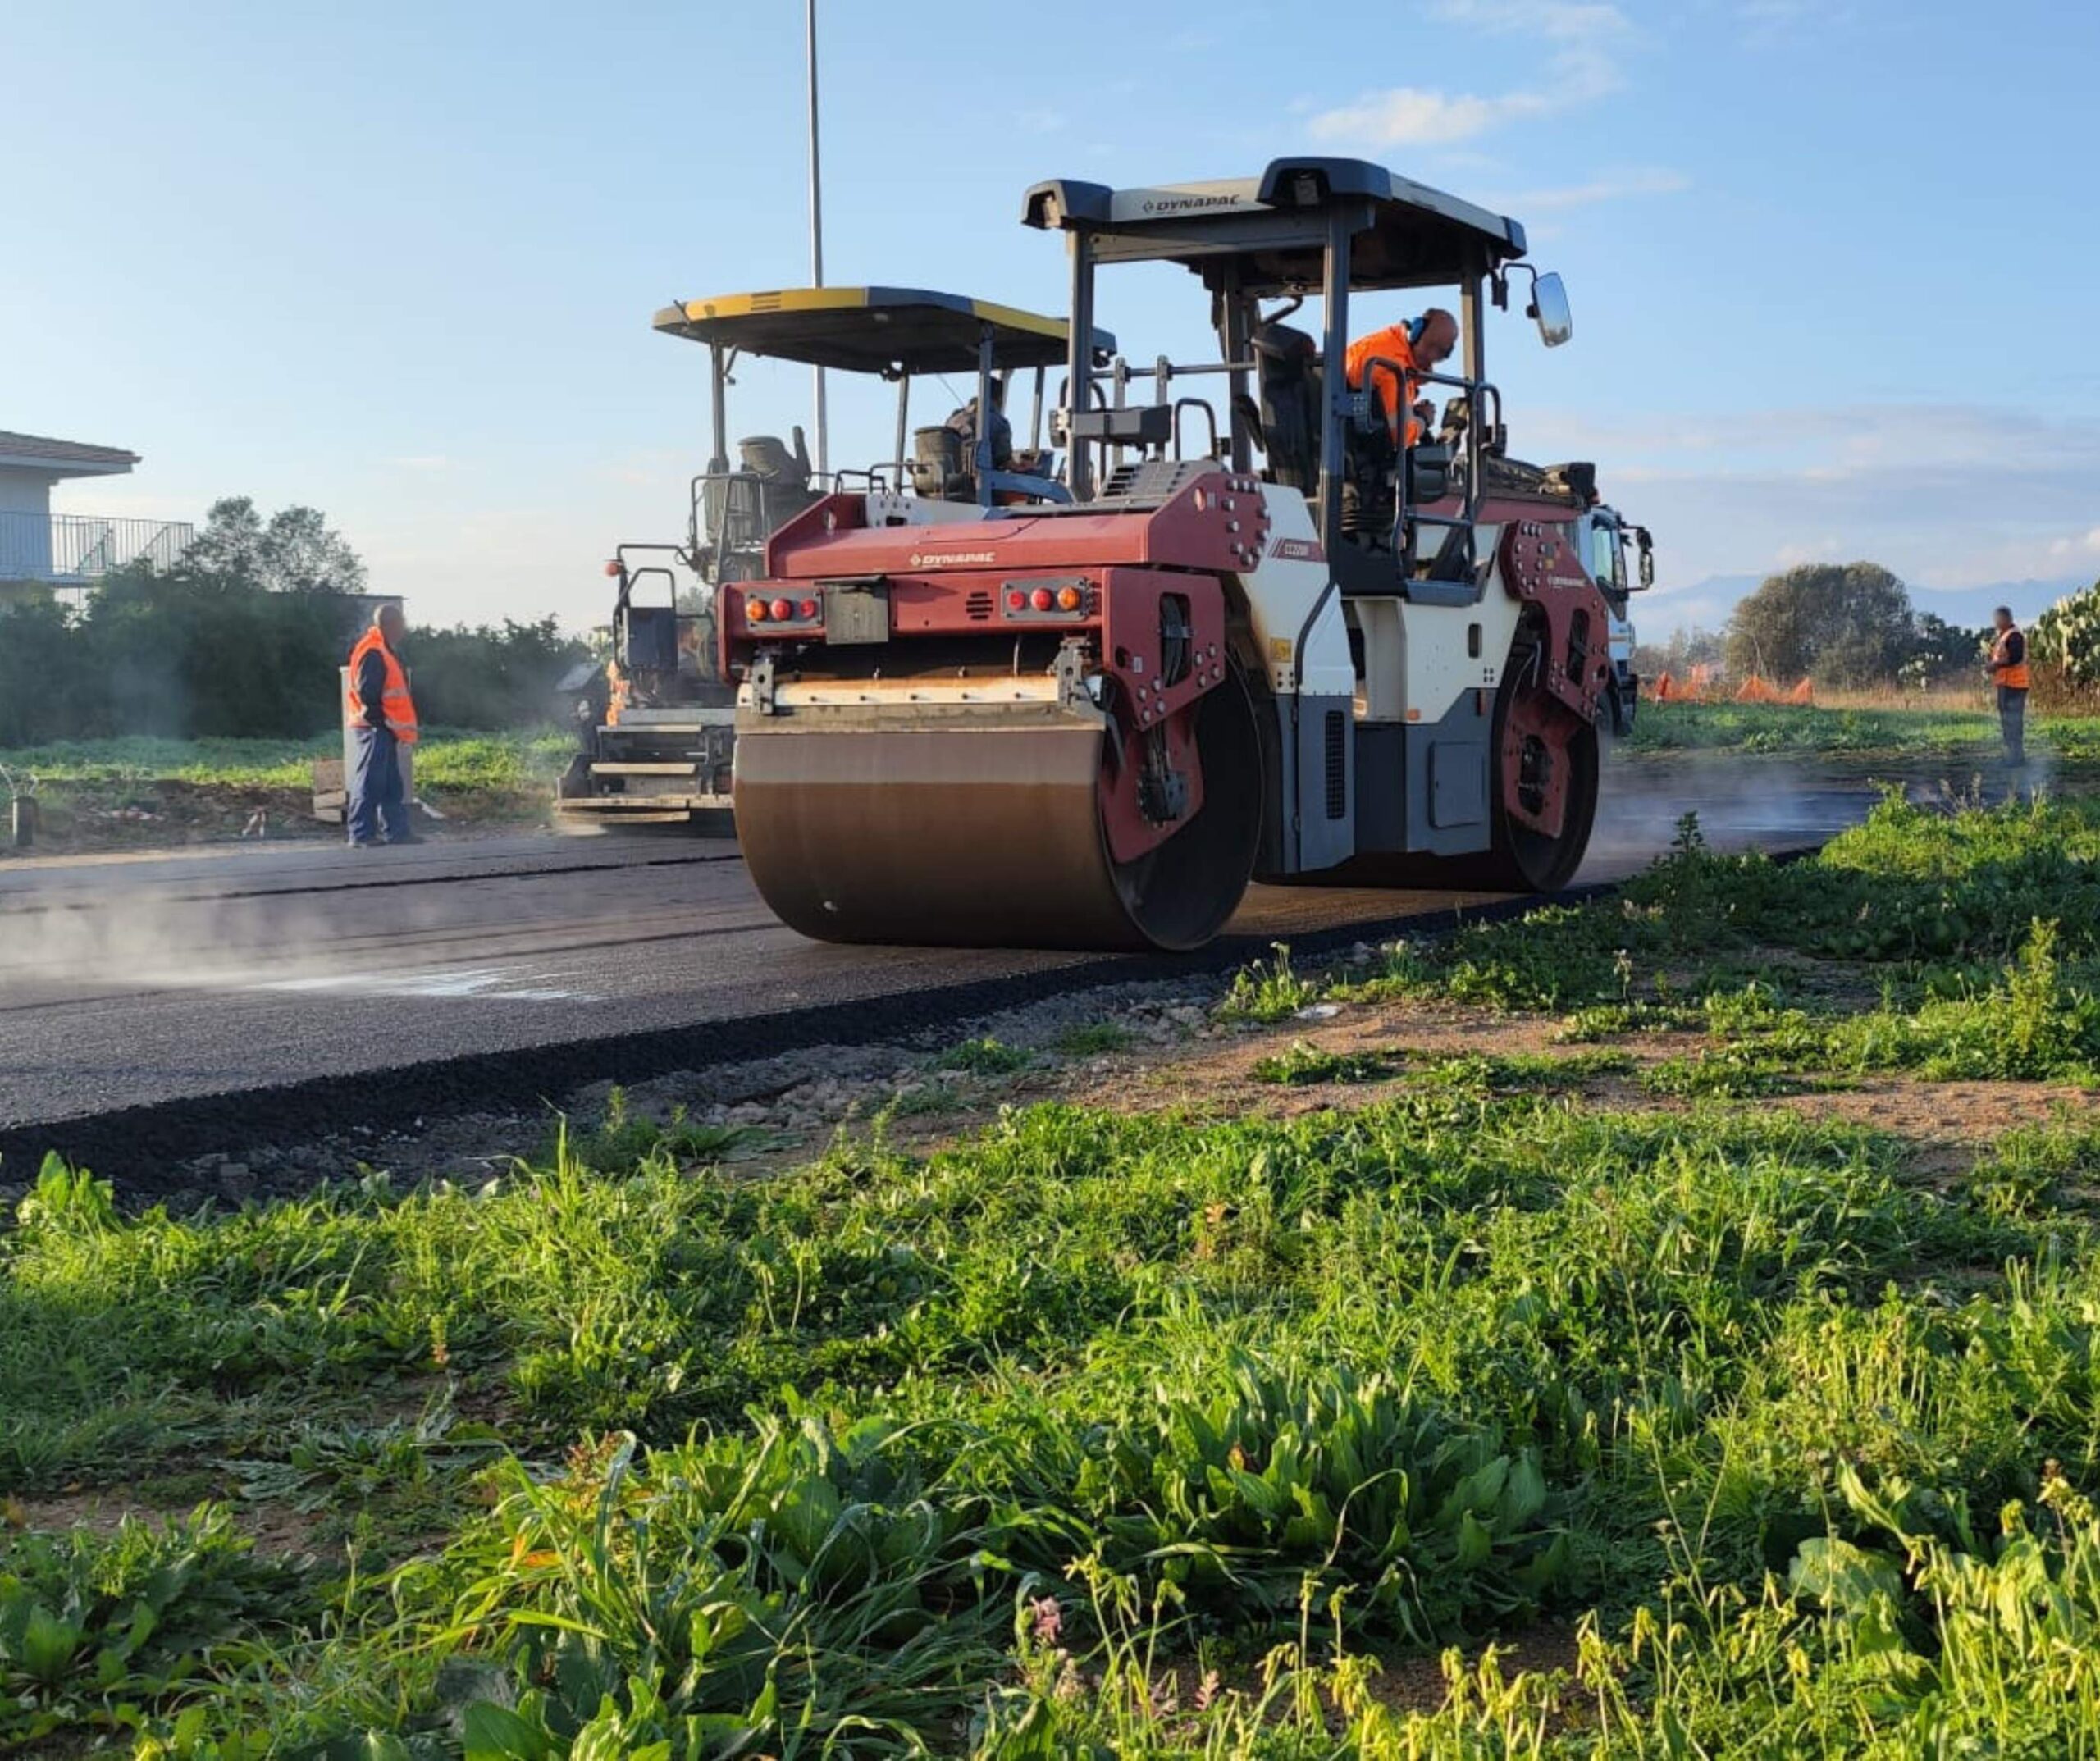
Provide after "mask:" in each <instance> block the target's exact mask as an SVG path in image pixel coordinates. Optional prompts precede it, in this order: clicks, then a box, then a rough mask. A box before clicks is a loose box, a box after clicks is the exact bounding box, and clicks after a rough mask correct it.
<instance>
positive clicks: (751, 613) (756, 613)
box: [744, 600, 765, 623]
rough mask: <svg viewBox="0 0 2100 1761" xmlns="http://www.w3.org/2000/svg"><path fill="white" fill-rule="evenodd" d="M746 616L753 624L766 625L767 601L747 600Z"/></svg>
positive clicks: (745, 603) (745, 604)
mask: <svg viewBox="0 0 2100 1761" xmlns="http://www.w3.org/2000/svg"><path fill="white" fill-rule="evenodd" d="M744 615H745V616H746V618H750V619H751V622H752V623H765V600H745V601H744Z"/></svg>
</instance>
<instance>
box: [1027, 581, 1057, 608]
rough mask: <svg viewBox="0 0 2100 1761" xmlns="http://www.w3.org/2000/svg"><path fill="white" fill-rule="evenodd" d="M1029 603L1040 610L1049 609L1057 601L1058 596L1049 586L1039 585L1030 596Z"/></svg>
mask: <svg viewBox="0 0 2100 1761" xmlns="http://www.w3.org/2000/svg"><path fill="white" fill-rule="evenodd" d="M1028 603H1029V604H1031V605H1033V606H1034V608H1035V609H1037V610H1038V611H1048V610H1050V609H1052V607H1053V606H1055V605H1056V604H1057V595H1055V594H1053V593H1052V591H1050V590H1049V589H1048V587H1038V588H1037V589H1036V590H1035V591H1034V592H1033V593H1031V594H1029V596H1028Z"/></svg>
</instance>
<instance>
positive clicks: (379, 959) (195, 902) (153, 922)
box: [0, 849, 595, 1010]
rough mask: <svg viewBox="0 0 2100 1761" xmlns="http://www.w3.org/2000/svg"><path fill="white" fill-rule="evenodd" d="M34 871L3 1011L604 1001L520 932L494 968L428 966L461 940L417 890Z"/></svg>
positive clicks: (4, 931) (491, 957) (18, 898)
mask: <svg viewBox="0 0 2100 1761" xmlns="http://www.w3.org/2000/svg"><path fill="white" fill-rule="evenodd" d="M302 855H304V858H305V861H304V862H303V863H302V867H301V876H300V878H302V879H305V878H309V877H312V876H313V869H314V866H317V865H318V864H319V863H327V864H331V865H332V864H334V863H336V862H338V861H342V860H346V859H345V858H343V857H339V856H337V855H336V853H335V852H334V851H330V850H326V849H316V850H311V851H303V852H302ZM315 859H318V863H317V862H316V860H315ZM367 865H369V864H368V859H367ZM25 872H26V874H28V876H29V877H30V878H33V879H35V880H37V882H38V884H37V886H36V887H35V890H34V892H26V891H15V890H12V889H11V888H9V887H7V886H6V885H5V884H4V881H5V879H6V877H4V876H0V1010H5V1009H6V1008H7V1006H8V1005H10V1004H13V1005H15V1006H17V1007H21V1006H24V1005H25V1004H34V1002H35V1001H39V999H42V998H43V997H58V996H61V995H69V996H70V995H77V994H78V993H79V992H82V991H84V990H103V991H106V990H117V991H122V992H148V991H157V990H183V989H217V990H240V991H262V992H284V993H285V994H287V995H289V996H296V995H302V994H304V995H308V996H313V995H324V996H325V995H326V994H327V993H330V992H356V993H358V994H360V995H363V996H368V997H384V996H395V997H472V998H479V999H486V1000H492V1001H514V1002H564V1001H594V1000H595V998H594V997H593V995H592V993H591V989H590V988H589V986H588V984H587V983H582V982H579V981H580V980H582V979H583V977H584V975H583V974H581V973H579V972H577V971H575V970H573V969H567V968H565V967H564V966H563V965H560V964H559V963H550V961H549V960H547V958H546V956H545V955H544V954H543V953H535V952H534V951H532V950H530V949H529V948H522V949H521V948H519V947H517V944H516V942H515V941H514V932H515V931H516V930H517V929H518V928H519V927H520V926H518V925H515V924H510V923H505V922H498V923H495V924H491V925H490V927H489V929H488V932H487V944H488V945H487V952H486V957H482V958H477V959H475V960H473V962H472V963H471V964H454V965H416V964H415V950H416V947H417V946H418V942H420V941H421V940H422V939H423V938H426V937H427V936H432V935H436V936H441V937H442V938H443V939H445V941H447V942H451V943H454V945H455V947H456V942H457V940H458V937H459V926H458V921H457V919H456V917H454V916H453V915H450V913H448V912H447V911H445V910H444V909H443V904H444V901H441V900H439V899H436V898H433V897H431V896H428V893H427V890H426V889H424V888H422V887H416V886H401V887H372V888H367V887H359V886H356V885H349V886H342V887H332V888H331V890H330V891H328V892H325V893H322V894H321V895H320V896H318V897H317V896H313V895H312V894H310V893H308V892H304V891H303V890H300V889H296V888H294V889H292V890H290V891H288V892H277V891H272V890H271V889H269V888H268V887H267V886H266V887H258V888H255V889H253V890H247V889H243V890H242V891H240V892H235V893H234V894H233V895H231V896H226V894H225V893H223V892H214V891H213V888H214V887H215V886H217V887H224V886H225V883H226V880H228V879H232V878H235V874H233V873H229V874H225V875H212V876H210V877H209V878H206V877H205V876H204V875H202V874H199V873H198V872H197V870H195V869H190V870H189V872H188V873H186V874H185V875H184V876H183V877H181V878H180V879H178V880H175V881H167V880H164V879H162V880H153V879H142V880H134V879H132V878H130V877H129V876H128V875H126V874H124V873H123V872H122V870H121V866H112V867H110V868H104V869H92V868H91V869H85V870H83V869H72V870H71V871H70V872H67V873H66V874H63V875H62V876H61V875H60V874H57V873H53V874H52V877H51V879H50V881H48V882H44V881H43V880H42V879H41V878H40V877H39V876H38V874H37V871H36V870H34V869H29V870H27V871H24V870H17V871H16V874H17V876H21V875H22V874H24V873H25ZM331 873H332V869H323V871H322V878H326V877H327V876H328V875H330V874H331ZM437 890H438V891H442V889H437ZM323 900H325V901H326V903H323V902H322V901H323Z"/></svg>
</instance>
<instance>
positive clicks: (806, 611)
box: [795, 600, 817, 618]
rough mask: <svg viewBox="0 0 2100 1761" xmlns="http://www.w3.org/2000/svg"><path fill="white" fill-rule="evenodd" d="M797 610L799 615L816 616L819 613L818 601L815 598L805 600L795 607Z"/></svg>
mask: <svg viewBox="0 0 2100 1761" xmlns="http://www.w3.org/2000/svg"><path fill="white" fill-rule="evenodd" d="M795 610H796V612H797V614H798V615H799V616H801V617H804V618H814V617H815V616H816V614H817V602H816V601H815V600H803V601H802V603H801V604H799V605H797V607H796V608H795Z"/></svg>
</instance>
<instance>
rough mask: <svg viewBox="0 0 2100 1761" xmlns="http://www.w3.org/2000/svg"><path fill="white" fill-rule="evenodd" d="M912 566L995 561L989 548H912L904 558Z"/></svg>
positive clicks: (925, 566)
mask: <svg viewBox="0 0 2100 1761" xmlns="http://www.w3.org/2000/svg"><path fill="white" fill-rule="evenodd" d="M905 560H906V562H908V563H911V566H912V567H913V568H943V567H952V566H955V565H956V564H960V563H996V562H998V560H999V559H998V557H996V556H994V555H993V554H992V553H991V552H990V551H989V550H914V551H913V552H912V553H911V555H910V556H908V557H906V559H905Z"/></svg>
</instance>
